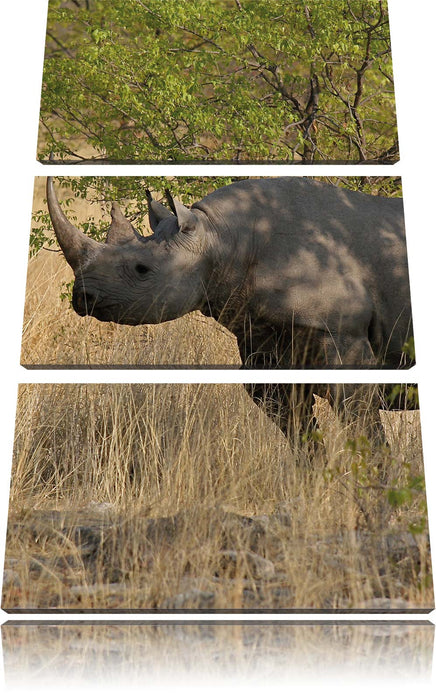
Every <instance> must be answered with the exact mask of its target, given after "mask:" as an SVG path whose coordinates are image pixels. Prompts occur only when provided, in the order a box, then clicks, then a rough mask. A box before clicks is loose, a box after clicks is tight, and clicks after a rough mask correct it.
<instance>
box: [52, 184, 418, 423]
mask: <svg viewBox="0 0 436 700" xmlns="http://www.w3.org/2000/svg"><path fill="white" fill-rule="evenodd" d="M146 196H147V199H148V204H149V221H150V226H151V229H152V231H153V234H152V235H151V236H146V237H144V236H141V235H140V234H139V233H138V232H137V231H136V230H135V228H134V227H133V225H132V224H131V222H130V221H129V220H128V219H127V218H126V217H125V216H124V215H123V214H122V212H121V210H120V208H119V206H118V205H117V204H114V205H113V206H112V210H111V217H112V222H111V224H110V226H109V229H108V232H107V238H106V241H105V243H102V242H96V241H94V240H92V239H90V238H89V237H87V236H86V235H85V234H84V233H83V232H81V231H80V230H79V229H78V228H77V227H76V226H74V225H73V224H72V223H71V222H69V221H68V219H67V218H66V216H65V215H64V213H63V212H62V209H61V207H60V205H59V202H58V200H57V198H56V194H55V191H54V186H53V181H52V178H48V180H47V202H48V208H49V212H50V217H51V220H52V223H53V227H54V230H55V233H56V237H57V240H58V242H59V245H60V247H61V249H62V251H63V253H64V255H65V257H66V259H67V261H68V263H69V264H70V266H71V267H72V269H73V271H74V274H75V283H74V289H73V307H74V309H75V311H76V312H77V313H78V314H79V315H81V316H85V315H91V316H94V317H96V318H97V319H99V320H100V321H115V322H117V323H123V324H129V325H136V324H156V323H161V322H163V321H169V320H172V319H175V318H178V317H180V316H183V315H184V314H187V313H189V312H191V311H194V310H200V311H201V312H202V313H203V314H205V315H206V316H212V317H213V318H214V319H216V320H217V321H218V322H219V323H221V324H223V325H224V326H225V327H227V328H228V329H229V330H230V331H232V332H233V333H234V334H235V336H236V338H237V342H238V346H239V351H240V354H241V358H242V366H243V367H244V368H256V369H258V368H289V367H297V368H301V367H304V368H319V367H320V368H327V367H352V368H361V367H377V366H379V367H385V368H399V367H405V366H407V357H406V355H405V353H404V351H403V348H404V345H405V343H406V342H407V341H408V340H409V339H410V338H411V336H412V334H413V331H412V318H411V304H410V293H409V280H408V268H407V255H406V241H405V231H404V216H403V205H402V200H401V199H399V198H384V197H380V196H370V195H366V194H362V193H361V192H355V191H350V190H346V189H344V188H342V187H337V186H334V185H331V184H327V183H321V182H318V181H314V180H312V179H309V178H306V177H277V178H260V179H248V180H242V181H238V182H235V183H233V184H231V185H228V186H226V187H222V188H219V189H217V190H215V191H214V192H212V193H211V194H209V195H207V196H206V197H204V199H202V200H201V201H199V202H196V203H195V204H193V205H192V206H191V208H187V207H186V206H184V205H183V204H181V203H180V202H178V201H177V200H173V199H172V198H170V209H168V208H167V207H165V206H164V205H163V204H162V203H161V202H159V201H156V200H155V199H153V198H152V197H151V195H150V193H149V192H148V191H147V192H146ZM249 386H250V387H251V388H250V393H251V394H252V396H253V398H254V399H255V400H262V402H264V400H265V392H264V390H263V389H262V388H261V387H259V386H258V385H249ZM277 391H278V390H277V388H276V389H275V390H274V394H273V398H274V397H275V396H278V395H279V394H280V393H281V392H280V391H279V392H278V394H277ZM334 393H335V391H334V390H333V394H334ZM349 393H350V392H349V390H348V389H346V390H345V393H344V392H342V394H343V396H344V397H345V400H344V401H342V399H341V405H344V406H345V405H346V404H347V397H349ZM308 394H310V396H311V395H312V394H311V392H308ZM259 397H261V399H259ZM306 401H307V404H308V405H310V404H311V398H310V397H309V396H308V397H306ZM267 403H268V401H267ZM273 403H274V401H273ZM285 403H286V401H285ZM287 403H288V404H289V402H287ZM354 403H355V402H354ZM348 404H350V402H349V401H348ZM289 422H290V421H289V411H288V410H286V411H285V417H284V418H283V419H282V420H281V424H282V427H283V424H284V423H286V424H288V425H289Z"/></svg>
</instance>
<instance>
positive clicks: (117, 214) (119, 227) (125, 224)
mask: <svg viewBox="0 0 436 700" xmlns="http://www.w3.org/2000/svg"><path fill="white" fill-rule="evenodd" d="M111 218H112V223H111V225H110V226H109V229H108V232H107V236H106V243H109V244H110V245H123V244H124V243H130V242H131V241H135V240H136V239H137V238H142V236H140V235H139V234H138V233H136V231H135V229H134V228H133V226H132V224H131V223H130V221H129V220H128V219H126V217H125V216H124V214H123V213H122V211H121V209H120V207H119V206H118V204H116V203H114V204H112V208H111Z"/></svg>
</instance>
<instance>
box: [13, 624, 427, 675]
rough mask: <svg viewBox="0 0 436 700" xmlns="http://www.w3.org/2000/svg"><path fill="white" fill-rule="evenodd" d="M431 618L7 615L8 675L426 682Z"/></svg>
mask: <svg viewBox="0 0 436 700" xmlns="http://www.w3.org/2000/svg"><path fill="white" fill-rule="evenodd" d="M433 639H434V627H433V625H432V624H431V623H427V622H417V623H416V622H415V623H414V622H389V621H386V622H360V623H359V622H357V623H353V622H343V623H342V622H339V623H338V622H325V623H320V622H314V623H306V622H304V623H295V622H294V623H293V622H285V621H283V622H279V623H277V622H274V623H272V622H253V623H250V622H242V623H241V622H235V623H227V622H217V623H211V622H205V623H198V622H193V623H190V622H180V623H179V622H173V621H172V622H168V623H165V622H164V623H162V622H159V623H153V622H133V621H132V622H121V623H110V624H108V623H103V622H100V623H95V622H93V623H88V622H80V621H79V622H62V623H59V622H54V623H51V622H7V623H6V624H4V625H3V626H2V640H3V655H4V670H5V680H6V683H7V685H8V686H11V685H16V684H32V686H34V685H35V684H39V683H59V682H64V681H68V684H71V683H79V684H80V683H99V682H101V683H105V684H107V683H112V682H113V683H118V682H119V683H123V684H125V683H163V682H165V683H174V684H176V683H178V682H179V681H184V680H185V681H186V679H187V678H189V680H190V681H192V680H196V679H198V680H207V681H213V682H214V683H216V682H218V683H219V682H220V681H221V680H224V679H225V680H226V681H228V680H229V678H231V679H233V680H235V681H241V682H247V681H248V682H249V683H256V682H262V681H269V680H271V681H273V682H274V683H282V682H283V683H284V682H289V681H290V680H292V681H301V680H302V681H307V680H310V679H311V678H313V677H316V678H318V679H319V678H320V677H323V678H324V679H328V678H336V677H338V676H340V677H341V678H342V679H346V678H348V679H351V678H352V679H353V680H354V681H355V680H356V679H357V680H359V679H361V680H362V681H365V680H374V679H378V678H380V679H384V680H395V681H396V682H398V681H401V680H402V679H404V680H409V681H410V680H413V681H429V680H430V675H431V664H432V655H433Z"/></svg>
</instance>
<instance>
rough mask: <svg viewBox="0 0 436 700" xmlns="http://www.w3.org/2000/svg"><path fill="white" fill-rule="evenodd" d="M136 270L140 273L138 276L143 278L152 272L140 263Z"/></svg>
mask: <svg viewBox="0 0 436 700" xmlns="http://www.w3.org/2000/svg"><path fill="white" fill-rule="evenodd" d="M135 270H136V272H137V273H138V275H140V276H141V277H144V275H146V274H147V272H150V268H149V267H146V265H141V263H138V264H137V265H136V266H135Z"/></svg>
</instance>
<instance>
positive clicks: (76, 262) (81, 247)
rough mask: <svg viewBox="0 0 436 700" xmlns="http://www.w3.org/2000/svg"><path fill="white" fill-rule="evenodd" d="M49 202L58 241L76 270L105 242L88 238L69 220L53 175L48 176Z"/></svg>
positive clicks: (69, 262)
mask: <svg viewBox="0 0 436 700" xmlns="http://www.w3.org/2000/svg"><path fill="white" fill-rule="evenodd" d="M47 204H48V210H49V213H50V218H51V221H52V224H53V228H54V231H55V234H56V238H57V241H58V243H59V245H60V247H61V249H62V252H63V254H64V255H65V258H66V260H67V262H68V264H69V265H71V267H72V268H73V271H74V272H76V271H77V270H78V269H79V268H80V267H81V266H82V265H83V263H84V262H85V261H86V260H87V259H88V258H89V257H90V256H92V255H93V254H95V253H96V252H97V251H98V250H100V249H101V247H102V245H103V244H102V243H98V242H97V241H94V240H93V239H92V238H88V236H85V234H84V233H83V232H82V231H80V229H78V228H77V227H76V226H74V225H73V224H72V223H71V222H70V221H68V219H67V217H66V216H65V214H64V212H63V211H62V209H61V207H60V204H59V202H58V199H57V197H56V192H55V189H54V186H53V178H52V177H48V178H47Z"/></svg>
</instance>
